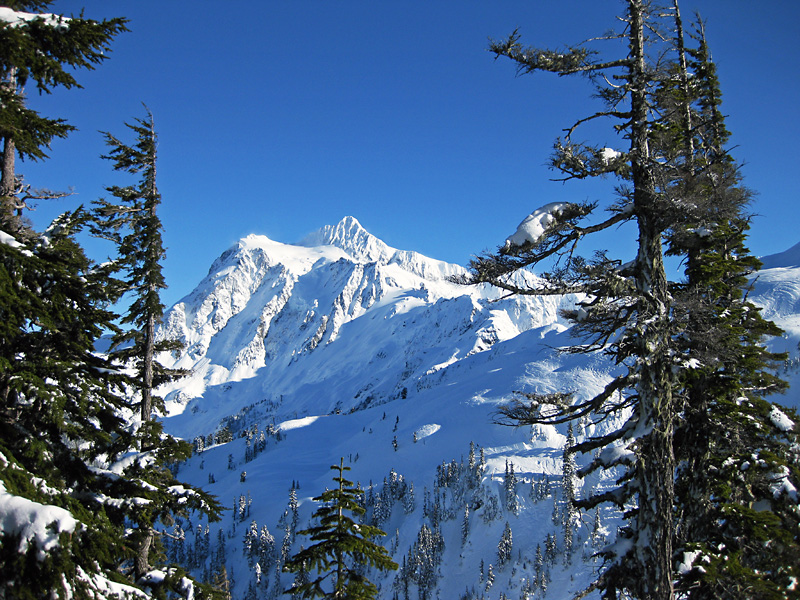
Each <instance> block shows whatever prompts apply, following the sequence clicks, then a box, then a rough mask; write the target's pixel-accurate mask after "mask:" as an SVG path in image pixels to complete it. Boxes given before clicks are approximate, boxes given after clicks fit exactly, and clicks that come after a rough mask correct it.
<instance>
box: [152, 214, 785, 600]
mask: <svg viewBox="0 0 800 600" xmlns="http://www.w3.org/2000/svg"><path fill="white" fill-rule="evenodd" d="M768 258H770V257H768ZM773 262H775V264H772V263H771V262H769V261H768V260H767V259H765V264H769V265H770V267H771V268H770V269H767V270H764V271H763V272H762V273H761V274H760V276H759V278H758V279H757V281H756V283H755V289H754V292H753V297H754V298H755V299H756V301H757V302H758V303H759V304H760V305H762V306H764V311H765V315H766V316H767V317H768V318H773V319H775V320H777V321H778V323H779V325H781V326H782V327H784V329H785V330H786V331H787V334H786V336H785V337H784V338H783V339H779V340H776V341H775V342H774V343H775V344H776V347H778V346H784V347H786V348H787V349H789V350H791V351H792V352H793V356H794V357H796V356H797V343H798V341H800V321H798V319H799V318H800V317H798V315H800V284H798V283H797V282H798V281H800V267H797V266H794V267H789V266H782V263H781V260H780V258H775V260H774V261H773ZM790 262H791V261H790ZM795 264H796V263H795ZM461 272H463V269H462V268H461V267H459V266H457V265H451V264H447V263H444V262H441V261H437V260H433V259H430V258H427V257H424V256H422V255H420V254H417V253H415V252H407V251H400V250H396V249H394V248H391V247H389V246H387V245H386V244H385V243H383V242H382V241H381V240H379V239H377V238H376V237H374V236H372V235H371V234H369V233H368V232H367V231H365V230H364V229H363V228H362V227H361V225H360V224H359V223H358V221H357V220H356V219H354V218H352V217H347V218H345V219H343V220H342V221H341V222H340V223H338V224H337V225H335V226H328V227H325V228H323V229H321V230H320V231H319V232H317V233H315V234H312V235H311V236H309V237H307V238H306V239H305V240H303V241H302V242H301V243H299V244H296V245H289V244H282V243H279V242H275V241H272V240H270V239H268V238H266V237H264V236H257V235H251V236H248V237H247V238H244V239H243V240H241V241H240V242H239V243H238V244H236V245H235V246H233V247H232V248H230V249H228V250H227V251H226V252H224V253H223V254H222V255H221V256H220V257H219V258H218V259H217V260H216V261H215V262H214V264H213V265H212V266H211V269H210V270H209V273H208V276H207V277H206V278H205V279H203V281H201V282H200V284H199V285H198V286H197V287H196V288H195V290H194V291H192V292H191V293H190V294H189V295H188V296H186V297H185V298H184V299H183V300H181V301H180V302H179V303H178V304H176V305H175V306H174V307H172V309H170V311H169V312H168V313H167V315H166V316H165V322H164V326H163V328H162V334H163V335H166V336H170V337H177V338H179V339H181V340H183V341H184V342H185V344H186V347H185V350H184V351H183V352H182V353H180V354H179V355H177V356H170V357H166V356H165V357H162V361H163V362H165V363H167V364H169V366H177V367H184V368H190V369H192V370H193V373H192V375H191V376H190V377H188V378H186V379H184V380H182V381H180V382H178V383H176V384H173V386H172V387H171V388H169V389H166V390H164V392H165V393H166V399H167V408H168V411H169V416H168V417H167V418H166V427H167V429H168V430H169V431H170V432H172V433H174V434H176V435H179V436H181V437H184V438H186V439H189V440H193V439H196V438H198V437H202V438H203V444H202V446H203V447H204V449H203V451H202V452H201V453H198V454H197V455H195V456H194V457H193V458H192V459H191V460H190V461H189V462H188V463H187V464H186V465H184V466H183V467H182V471H181V477H183V478H184V479H187V480H188V481H190V482H192V483H195V484H198V485H203V486H204V487H206V489H208V490H209V491H210V492H211V493H214V494H217V495H218V497H219V499H220V500H221V501H222V503H223V504H226V505H229V506H232V507H233V510H231V511H229V513H228V514H226V516H225V517H224V519H223V521H222V522H221V523H220V524H212V525H211V526H210V530H209V531H206V530H205V529H204V527H205V526H204V525H202V526H201V528H200V532H199V533H198V532H197V530H196V526H197V523H194V524H193V525H192V526H191V531H192V533H188V534H187V536H186V542H185V543H184V544H182V545H181V546H182V548H181V549H178V547H177V546H175V545H174V544H173V546H172V547H171V551H172V552H179V551H180V552H185V553H189V554H190V555H191V556H192V560H193V561H194V564H195V568H196V569H197V572H198V573H202V572H203V570H204V569H206V570H208V569H211V568H213V567H212V565H211V563H212V562H213V560H214V556H215V555H217V554H218V555H219V556H221V555H222V554H224V556H225V561H226V564H227V567H228V572H229V573H231V572H232V573H233V574H234V580H235V582H234V591H235V594H234V597H235V598H246V597H247V595H248V593H250V594H251V596H252V594H253V593H255V591H256V590H257V597H259V598H261V597H277V596H274V594H275V593H276V592H277V591H279V587H280V586H278V585H277V584H276V580H277V579H278V578H279V577H281V576H280V575H279V574H278V573H277V572H276V571H275V569H276V568H277V566H278V565H279V563H280V561H279V559H278V558H276V557H277V556H278V555H279V552H278V550H275V551H274V552H273V554H272V555H271V556H272V558H269V557H266V558H265V557H264V555H262V559H261V561H260V562H259V561H258V557H256V558H255V559H254V558H253V557H250V558H248V556H247V554H248V553H247V551H246V549H245V547H246V540H247V536H246V533H247V531H248V530H249V528H250V527H251V526H252V522H253V521H255V523H256V527H257V528H258V529H259V531H260V530H261V529H263V527H264V526H267V528H268V529H269V531H270V532H271V534H272V535H273V536H274V537H275V547H276V548H278V549H279V548H280V547H281V545H282V544H281V540H282V539H283V538H284V537H285V533H284V532H285V530H288V529H291V527H290V526H289V523H290V522H291V521H292V519H290V518H288V517H287V516H286V514H284V511H285V510H289V511H290V513H291V510H290V509H289V508H287V503H288V502H289V498H290V492H289V490H290V487H294V486H297V487H298V489H296V490H295V491H294V494H296V495H297V497H298V500H299V509H298V511H299V528H302V527H303V526H304V525H305V524H306V523H307V522H308V519H309V517H310V514H311V513H312V512H313V510H314V508H315V507H314V503H313V502H312V501H311V500H310V499H311V498H312V497H313V496H316V495H318V494H320V493H321V492H322V491H323V490H324V489H325V488H326V487H330V485H331V472H330V469H329V467H330V465H332V464H334V463H336V464H338V461H339V458H340V457H344V458H345V463H346V464H347V465H348V466H350V467H351V469H352V471H351V472H350V473H349V477H350V479H352V480H354V481H358V482H360V483H361V485H362V486H364V487H367V488H369V486H370V485H372V487H371V491H369V492H368V498H369V502H368V503H369V506H370V509H369V512H368V517H369V518H371V519H373V520H374V521H376V522H377V523H378V524H379V526H380V527H381V528H382V529H384V530H385V531H386V532H387V533H388V535H387V537H386V538H384V540H383V543H384V545H385V546H386V547H387V548H388V549H390V551H391V553H392V554H393V556H394V559H395V561H396V562H398V563H402V562H403V560H404V559H405V560H406V562H407V563H410V562H411V561H413V560H419V552H420V550H419V546H420V543H421V542H420V540H421V539H422V538H423V537H424V534H423V533H421V531H422V530H423V525H426V526H430V525H431V523H432V522H433V521H436V522H437V523H438V529H437V530H436V531H438V532H439V533H440V534H441V543H440V548H439V550H437V551H435V552H434V551H433V550H430V549H429V550H428V551H429V552H433V553H434V554H435V557H436V558H435V562H436V565H435V568H434V569H433V572H432V573H433V574H432V575H431V577H432V581H428V580H425V581H422V579H421V575H415V576H410V581H408V579H409V578H408V577H407V578H406V580H407V583H408V585H409V586H410V589H411V590H412V591H411V597H414V598H416V597H418V591H417V588H419V587H420V586H422V587H425V589H426V590H427V592H428V593H429V595H428V596H426V597H430V598H436V597H439V598H443V599H449V598H460V597H469V598H473V597H475V598H479V597H481V595H482V594H483V595H485V597H486V598H499V597H500V595H501V593H502V594H505V595H506V596H507V597H508V598H520V597H525V596H524V594H523V593H524V592H526V591H531V590H534V589H538V592H536V593H537V594H538V595H536V596H534V595H530V596H529V597H537V598H538V597H540V595H541V576H537V574H538V573H540V572H543V570H544V569H546V571H547V572H548V573H549V575H548V577H549V589H548V592H547V597H548V598H554V599H560V598H568V597H571V596H572V594H574V593H575V592H576V591H578V590H580V589H582V587H583V586H585V584H586V583H587V581H588V580H589V579H590V578H591V574H592V569H593V568H595V567H596V565H595V564H594V562H593V560H592V559H591V558H590V555H591V553H592V551H593V549H594V548H595V547H597V546H598V545H599V544H602V543H604V542H605V539H606V537H607V536H608V535H609V533H610V531H612V530H613V526H614V521H615V519H616V516H615V515H614V514H613V513H611V512H603V513H600V514H599V521H597V522H596V523H595V522H593V521H592V522H589V521H586V522H582V523H580V524H578V525H577V540H578V541H577V543H576V548H577V549H576V551H575V553H574V554H573V555H572V557H571V558H570V559H566V558H565V557H564V556H563V555H561V553H560V552H559V544H560V543H561V542H560V540H561V539H562V537H561V536H562V533H561V532H562V529H563V527H562V525H560V524H558V522H559V516H558V513H559V510H560V509H561V500H562V499H561V497H560V494H559V491H558V488H559V485H558V484H559V482H560V472H561V455H562V449H563V446H564V442H565V433H566V430H565V429H563V428H559V429H557V428H555V427H551V426H548V427H536V428H530V427H525V428H517V429H511V428H506V427H502V426H499V425H496V424H494V423H493V415H494V412H495V411H496V408H497V406H498V405H499V404H501V403H503V402H505V401H507V400H509V399H510V398H511V397H512V395H513V393H514V391H517V390H522V391H537V392H547V391H555V390H560V391H565V390H570V391H574V392H575V393H576V395H577V396H578V397H587V396H589V395H592V394H594V393H595V392H596V391H598V390H599V389H600V387H601V386H602V385H603V384H604V383H605V382H606V381H607V380H608V379H609V377H610V371H609V369H610V366H609V365H608V364H607V362H606V361H605V360H604V359H603V357H602V356H574V355H559V354H557V353H556V352H554V349H555V348H558V347H561V346H566V345H568V344H569V343H570V338H569V331H568V329H567V323H566V322H565V321H563V320H562V319H561V317H560V316H559V309H560V308H562V307H565V306H570V305H572V304H573V303H574V301H575V298H571V297H566V298H556V297H543V298H537V297H505V296H504V295H503V294H502V293H501V292H498V291H497V290H494V289H491V288H486V287H465V286H460V285H457V284H455V283H451V282H450V281H449V280H448V277H449V276H451V275H458V274H459V273H461ZM531 277H532V276H531ZM795 371H796V370H793V369H790V370H789V371H787V373H788V375H789V376H790V377H792V378H793V377H795V376H796V372H795ZM795 389H797V388H795ZM785 400H786V403H787V404H792V405H797V402H796V401H792V396H789V397H787V398H786V399H785ZM581 427H586V430H584V429H581ZM581 427H579V429H578V430H577V431H576V435H578V436H581V435H583V434H585V433H591V432H592V431H591V426H589V425H583V426H581ZM221 432H223V435H219V434H220V433H221ZM215 433H216V434H217V435H216V438H215V436H214V435H213V434H215ZM229 434H231V435H232V438H233V439H232V440H231V441H226V440H228V439H229V437H230V436H229ZM262 434H263V435H262ZM262 438H263V441H260V440H262ZM471 444H473V445H474V448H475V456H476V458H475V460H476V461H479V458H478V456H479V455H481V454H482V456H483V458H484V460H485V469H484V470H483V472H482V476H481V477H480V478H479V480H478V481H477V482H476V481H473V480H471V479H470V477H469V476H468V471H469V463H470V459H469V455H470V447H471ZM509 465H510V468H512V469H513V472H514V476H515V478H516V481H517V484H516V488H515V489H516V492H515V493H513V494H509V492H508V491H507V489H508V488H507V487H506V486H505V483H504V482H505V481H507V480H506V477H505V475H506V473H507V469H508V468H509ZM400 478H402V485H399V484H398V483H397V482H398V481H399V479H400ZM543 478H547V479H548V480H549V481H550V483H551V484H552V485H551V488H550V491H549V492H547V493H545V492H544V491H543V487H542V481H543ZM393 481H394V483H393ZM603 483H604V482H603V481H602V480H601V479H599V476H595V477H594V478H592V479H591V480H587V481H584V482H583V486H584V487H586V488H587V489H588V487H592V486H602V485H603ZM411 484H413V489H414V498H415V502H413V503H412V502H409V501H408V496H409V492H408V488H409V486H410V485H411ZM398 490H405V499H404V498H401V497H400V496H402V495H403V493H402V492H398ZM248 498H249V499H250V501H251V503H248ZM467 507H469V510H466V508H467ZM607 510H610V509H607ZM287 514H288V513H287ZM506 523H508V524H509V526H510V528H511V531H512V532H513V552H512V557H511V560H509V561H508V562H506V563H505V564H499V561H498V559H499V557H498V544H499V542H500V539H501V537H502V534H503V530H504V528H505V525H506ZM183 525H184V529H187V531H188V530H189V529H188V528H187V525H188V524H187V523H184V524H183ZM217 530H218V532H219V533H218V532H217ZM551 536H553V537H551ZM204 540H205V541H204ZM209 540H210V543H209ZM214 540H216V543H215V541H214ZM225 540H227V542H226V541H225ZM548 540H550V541H551V545H552V541H553V540H556V546H555V553H554V551H553V549H551V552H550V555H548V556H546V560H545V562H546V564H545V566H544V567H541V566H537V561H536V553H537V546H538V547H539V548H540V550H541V552H542V553H544V554H547V553H546V552H545V550H546V547H547V545H548ZM287 543H291V544H293V546H292V547H293V548H294V549H295V550H296V549H297V548H299V546H300V544H304V543H305V544H307V539H304V538H303V537H302V536H299V537H297V539H293V538H292V537H291V536H290V537H289V538H287ZM221 546H224V552H222V553H218V552H217V551H218V550H219V548H220V547H221ZM261 563H264V564H261ZM489 565H492V568H491V570H492V574H493V577H494V581H493V583H492V584H489V570H490V568H489ZM258 571H261V572H260V573H259V572H258ZM282 578H283V582H282V584H281V585H282V586H283V587H284V588H285V587H288V585H289V584H290V583H291V576H290V575H288V574H283V575H282ZM396 578H397V573H389V574H385V575H382V574H378V573H373V574H370V579H372V580H373V581H375V582H376V583H378V584H380V586H381V593H380V597H381V598H385V599H390V598H393V597H394V594H395V592H397V593H398V596H397V597H399V598H403V597H404V593H405V592H404V590H402V589H399V588H398V587H396V586H395V587H393V582H395V581H396V580H397V581H400V579H396ZM400 585H401V587H402V585H403V584H402V583H401V584H400ZM426 586H429V587H426ZM248 590H250V591H249V592H248ZM437 594H438V595H437ZM465 594H466V595H465Z"/></svg>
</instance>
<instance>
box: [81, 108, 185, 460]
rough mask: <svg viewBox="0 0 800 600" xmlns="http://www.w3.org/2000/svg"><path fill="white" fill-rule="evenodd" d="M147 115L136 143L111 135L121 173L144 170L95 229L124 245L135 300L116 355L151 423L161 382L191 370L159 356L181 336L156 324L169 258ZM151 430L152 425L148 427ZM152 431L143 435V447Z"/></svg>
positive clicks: (127, 287) (138, 125)
mask: <svg viewBox="0 0 800 600" xmlns="http://www.w3.org/2000/svg"><path fill="white" fill-rule="evenodd" d="M145 112H146V116H145V118H143V119H139V118H137V119H136V120H135V122H134V123H133V124H130V123H126V127H128V129H130V130H131V131H132V132H133V133H134V134H135V142H134V143H133V145H128V144H125V143H123V142H122V141H120V140H119V139H117V138H116V137H114V136H113V135H111V134H110V133H105V134H104V135H105V139H106V145H107V146H109V148H110V150H109V153H108V154H107V155H106V156H105V157H104V158H107V159H109V160H111V161H113V164H114V169H115V170H116V171H124V172H127V173H132V174H141V179H140V181H139V182H138V183H137V184H136V185H132V186H125V187H120V186H111V187H109V188H107V189H108V191H109V192H110V193H111V195H112V196H114V198H116V199H117V200H118V201H119V202H120V203H119V204H113V203H111V202H108V201H106V200H98V201H97V202H96V203H95V204H96V208H95V213H96V214H97V225H96V227H95V233H96V234H98V235H100V236H104V237H107V238H109V239H111V240H113V241H114V242H115V243H116V244H117V246H118V248H119V254H120V259H119V265H120V267H121V268H123V269H124V272H125V279H124V291H125V292H127V293H130V294H132V296H133V301H132V303H131V305H130V307H129V308H128V310H127V313H126V314H125V316H124V317H123V318H122V324H123V325H130V328H129V329H127V330H124V331H120V332H119V333H118V334H117V335H115V336H114V338H113V348H115V349H116V350H115V356H117V357H118V358H119V359H120V360H123V361H130V362H131V363H132V364H133V366H134V367H135V369H136V379H137V381H139V382H140V383H139V386H138V392H139V394H140V403H141V404H140V415H141V420H142V423H143V424H145V425H146V424H148V423H149V422H150V421H151V419H152V416H153V410H154V409H156V410H163V408H164V407H163V400H162V399H161V398H159V397H158V396H155V395H154V394H153V390H154V389H155V388H157V387H158V386H160V385H162V384H164V383H167V382H169V381H172V380H174V379H175V378H177V377H180V376H182V375H184V374H185V372H183V371H180V370H171V369H167V368H165V367H164V366H163V365H161V364H160V363H159V362H158V360H157V359H156V357H157V355H158V354H159V353H161V352H170V351H175V350H179V349H180V348H181V347H182V344H181V343H180V342H178V341H177V340H166V339H160V340H157V339H156V326H157V325H158V324H159V323H160V322H161V318H162V316H163V314H164V305H163V304H162V302H161V290H163V289H164V288H166V282H165V280H164V275H163V272H162V265H161V263H162V261H163V260H164V257H165V251H164V246H163V242H162V235H161V232H162V229H163V227H162V224H161V219H160V218H159V216H158V207H159V205H160V204H161V194H160V193H159V191H158V187H157V185H156V172H157V153H156V148H157V145H158V137H157V134H156V130H155V124H154V121H153V115H152V113H150V111H149V110H148V109H147V107H145ZM145 429H146V428H145ZM147 435H148V434H147V431H146V430H145V432H144V433H143V447H146V446H147V444H148V443H150V442H149V441H147V440H146V437H147Z"/></svg>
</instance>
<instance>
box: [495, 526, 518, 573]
mask: <svg viewBox="0 0 800 600" xmlns="http://www.w3.org/2000/svg"><path fill="white" fill-rule="evenodd" d="M513 549H514V545H513V538H512V534H511V525H510V524H509V523H508V521H506V526H505V528H504V529H503V535H502V536H500V542H499V543H498V544H497V564H498V566H501V567H502V566H503V565H505V564H506V563H507V562H508V561H509V560H511V553H512V552H513Z"/></svg>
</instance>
